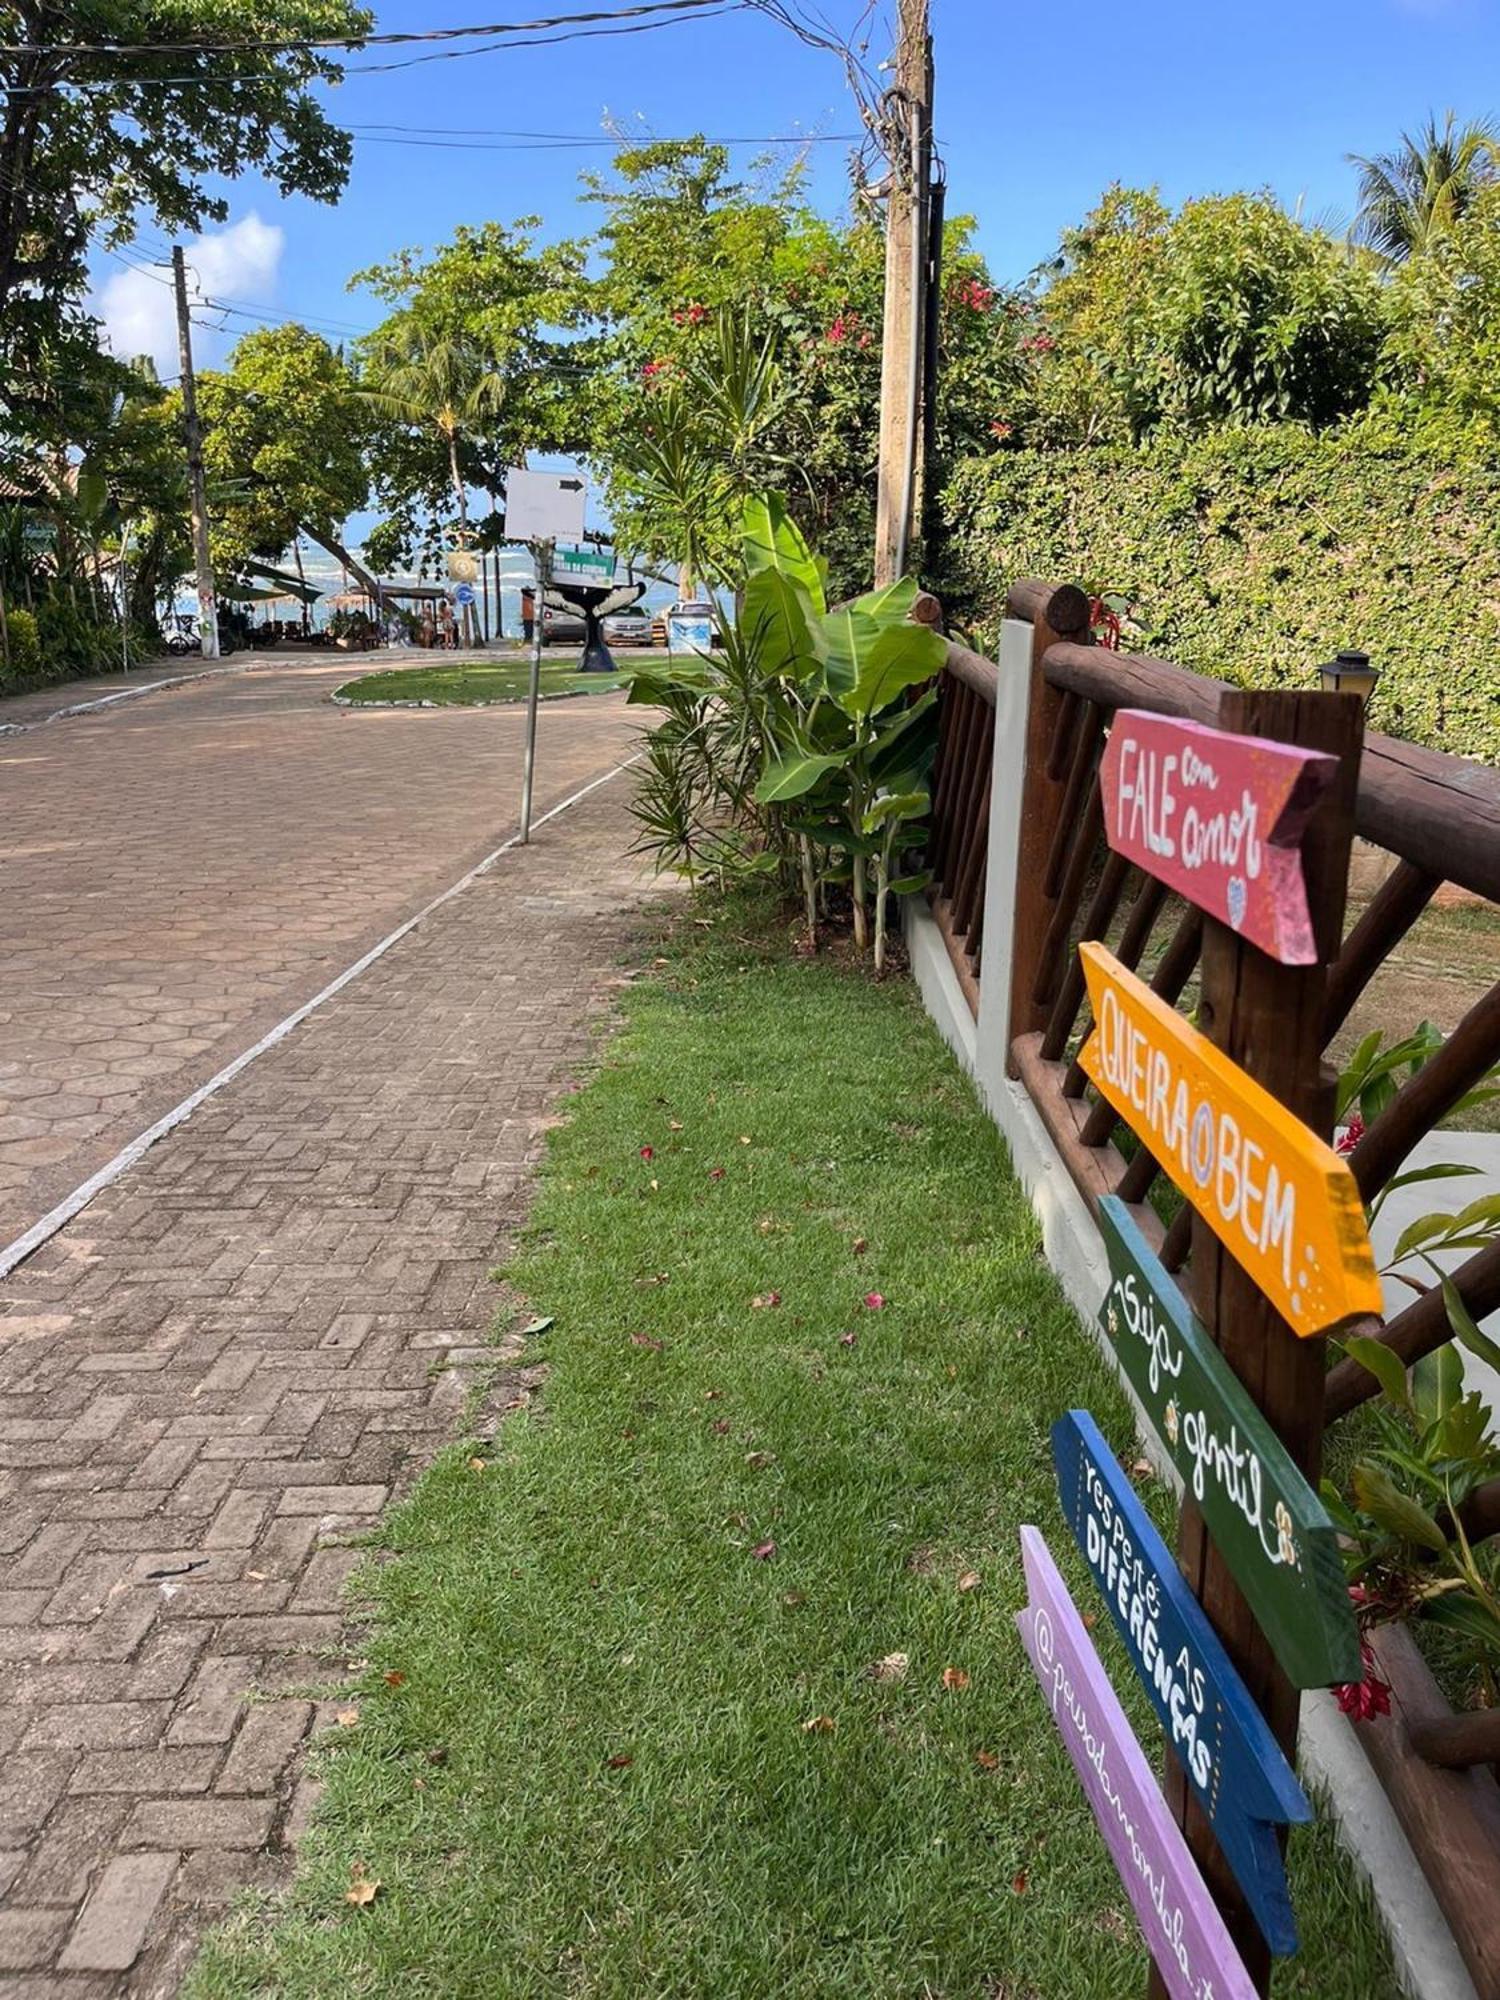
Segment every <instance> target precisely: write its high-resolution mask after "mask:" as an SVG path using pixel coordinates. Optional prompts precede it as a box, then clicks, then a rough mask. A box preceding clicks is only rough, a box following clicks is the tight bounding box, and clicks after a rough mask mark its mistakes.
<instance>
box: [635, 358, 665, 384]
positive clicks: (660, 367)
mask: <svg viewBox="0 0 1500 2000" xmlns="http://www.w3.org/2000/svg"><path fill="white" fill-rule="evenodd" d="M670 365H671V364H670V362H668V361H648V362H647V363H646V365H645V367H644V368H643V369H642V370H641V380H642V381H643V382H654V381H655V380H656V378H657V376H658V375H665V374H666V372H667V369H668V368H669V367H670Z"/></svg>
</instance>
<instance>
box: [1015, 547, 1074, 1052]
mask: <svg viewBox="0 0 1500 2000" xmlns="http://www.w3.org/2000/svg"><path fill="white" fill-rule="evenodd" d="M1088 632H1089V600H1088V598H1087V597H1086V596H1085V594H1084V593H1083V591H1081V590H1080V589H1079V588H1078V587H1077V585H1076V584H1071V583H1065V584H1063V586H1062V587H1061V588H1060V589H1058V590H1054V591H1053V593H1052V595H1051V597H1050V598H1049V599H1048V602H1047V608H1046V611H1045V613H1044V614H1043V615H1041V616H1038V617H1036V618H1035V619H1034V621H1033V623H1032V628H1031V670H1030V671H1031V689H1030V698H1029V700H1028V703H1027V709H1026V762H1025V767H1024V768H1025V773H1026V775H1025V779H1024V781H1023V791H1022V798H1021V838H1020V851H1019V855H1018V859H1017V866H1016V882H1015V944H1014V950H1013V954H1012V959H1011V979H1010V1026H1009V1029H1008V1031H1007V1034H1006V1038H1005V1042H1006V1069H1007V1071H1008V1073H1009V1074H1010V1075H1011V1076H1015V1074H1016V1068H1015V1062H1014V1058H1013V1057H1012V1056H1011V1054H1010V1049H1011V1045H1012V1044H1013V1043H1014V1042H1015V1040H1016V1037H1017V1036H1018V1035H1029V1034H1032V1033H1035V1032H1036V1031H1038V1030H1040V1029H1042V1028H1045V1027H1046V1025H1047V1016H1048V1014H1049V1012H1050V1011H1051V1010H1050V1006H1043V1005H1041V1004H1040V1003H1039V1002H1038V1001H1037V1000H1036V998H1035V997H1034V988H1035V986H1036V981H1037V973H1038V970H1039V968H1040V965H1041V960H1042V953H1043V948H1044V945H1045V942H1046V937H1047V931H1048V927H1049V924H1050V922H1051V917H1052V908H1051V898H1050V897H1049V896H1048V894H1047V889H1046V881H1045V878H1046V873H1047V865H1048V857H1049V856H1050V855H1051V853H1052V850H1053V847H1054V845H1055V843H1056V841H1057V838H1058V829H1059V827H1060V825H1061V823H1062V815H1063V799H1064V788H1063V786H1062V785H1060V784H1058V783H1056V782H1054V780H1053V779H1051V778H1050V777H1049V776H1048V770H1047V767H1048V763H1049V760H1050V757H1051V754H1052V746H1053V739H1054V736H1055V734H1056V732H1057V722H1058V715H1059V712H1060V711H1061V709H1062V707H1063V703H1064V699H1065V697H1064V695H1063V693H1062V691H1061V690H1060V689H1059V688H1055V687H1053V686H1051V684H1050V683H1049V682H1048V680H1047V678H1046V676H1045V675H1044V674H1043V672H1042V660H1043V657H1044V656H1045V654H1046V652H1047V649H1048V647H1049V646H1054V645H1056V644H1057V642H1058V641H1059V640H1060V639H1073V640H1076V641H1080V642H1081V641H1086V640H1087V638H1088ZM1075 706H1076V704H1075Z"/></svg>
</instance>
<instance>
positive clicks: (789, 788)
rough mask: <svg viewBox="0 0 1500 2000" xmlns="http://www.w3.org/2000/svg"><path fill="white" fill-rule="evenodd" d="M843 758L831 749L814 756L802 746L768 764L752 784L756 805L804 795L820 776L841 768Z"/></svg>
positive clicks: (764, 804) (768, 804) (776, 803)
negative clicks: (827, 753)
mask: <svg viewBox="0 0 1500 2000" xmlns="http://www.w3.org/2000/svg"><path fill="white" fill-rule="evenodd" d="M843 763H844V759H843V758H842V757H841V756H840V755H839V754H838V753H837V752H834V754H833V755H831V756H826V757H818V756H813V755H811V754H810V753H808V752H806V751H802V750H798V751H794V752H793V753H792V755H791V756H790V757H785V758H782V759H781V760H780V761H779V762H778V763H775V764H772V765H770V766H769V767H768V768H767V770H766V772H765V775H764V776H763V777H762V778H761V781H760V783H759V784H758V785H757V786H756V788H755V798H756V803H757V804H758V805H763V806H774V805H780V804H781V803H782V802H783V801H784V800H786V799H800V798H805V797H806V796H807V794H808V793H809V792H810V791H811V790H812V788H813V786H814V785H816V784H817V782H818V780H819V779H820V778H823V777H826V776H827V774H828V773H829V772H830V771H837V770H839V769H841V768H842V766H843Z"/></svg>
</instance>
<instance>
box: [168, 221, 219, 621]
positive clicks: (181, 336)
mask: <svg viewBox="0 0 1500 2000" xmlns="http://www.w3.org/2000/svg"><path fill="white" fill-rule="evenodd" d="M172 282H173V284H174V286H175V287H176V290H177V349H178V353H179V354H180V355H181V357H182V429H183V435H184V437H185V439H186V441H187V464H188V501H189V505H190V506H191V508H192V514H193V567H194V568H195V569H196V571H197V573H198V635H199V639H198V643H199V650H200V651H201V652H202V654H203V657H204V659H205V660H216V659H218V657H219V611H218V605H217V603H216V601H215V598H214V571H213V563H212V562H211V560H210V559H209V553H208V501H207V498H206V497H205V494H204V490H203V432H202V430H201V428H200V426H199V423H198V394H197V389H196V387H195V385H194V382H193V338H192V331H191V327H190V324H189V321H188V295H187V272H186V269H185V267H184V265H183V261H182V246H181V245H180V244H175V243H174V244H173V246H172Z"/></svg>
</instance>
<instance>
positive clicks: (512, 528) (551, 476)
mask: <svg viewBox="0 0 1500 2000" xmlns="http://www.w3.org/2000/svg"><path fill="white" fill-rule="evenodd" d="M583 499H584V482H583V479H582V478H581V476H580V475H579V474H578V473H576V472H525V471H523V470H522V469H521V468H520V467H519V466H513V467H512V468H511V470H510V471H508V472H507V473H506V475H505V536H506V540H507V541H512V542H549V541H550V542H577V541H581V540H582V539H583Z"/></svg>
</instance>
